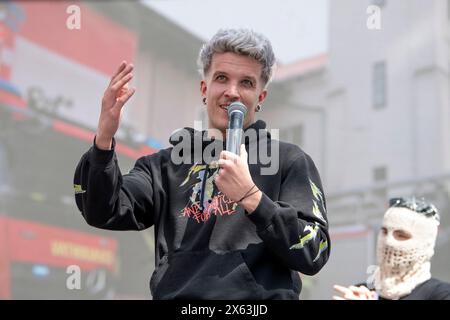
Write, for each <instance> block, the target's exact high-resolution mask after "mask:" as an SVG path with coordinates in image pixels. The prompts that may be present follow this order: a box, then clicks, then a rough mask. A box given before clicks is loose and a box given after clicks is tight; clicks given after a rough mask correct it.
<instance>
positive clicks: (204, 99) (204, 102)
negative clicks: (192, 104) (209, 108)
mask: <svg viewBox="0 0 450 320" xmlns="http://www.w3.org/2000/svg"><path fill="white" fill-rule="evenodd" d="M202 101H203V104H204V105H205V106H206V98H203V99H202Z"/></svg>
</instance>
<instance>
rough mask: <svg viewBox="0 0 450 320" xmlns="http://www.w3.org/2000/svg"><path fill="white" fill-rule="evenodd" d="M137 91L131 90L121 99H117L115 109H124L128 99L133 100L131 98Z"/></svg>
mask: <svg viewBox="0 0 450 320" xmlns="http://www.w3.org/2000/svg"><path fill="white" fill-rule="evenodd" d="M135 91H136V89H134V88H133V89H130V90H128V92H127V93H126V94H124V95H123V96H121V97H120V98H117V100H116V104H115V105H114V108H119V109H120V108H122V107H123V105H124V104H125V103H126V102H127V101H128V99H130V98H131V96H132V95H133V94H134V92H135Z"/></svg>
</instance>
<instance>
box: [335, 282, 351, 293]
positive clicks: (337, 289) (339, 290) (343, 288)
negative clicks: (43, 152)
mask: <svg viewBox="0 0 450 320" xmlns="http://www.w3.org/2000/svg"><path fill="white" fill-rule="evenodd" d="M333 288H334V290H336V291H338V292H341V293H344V294H346V293H349V292H350V290H349V289H348V288H346V287H343V286H340V285H337V284H336V285H334V286H333Z"/></svg>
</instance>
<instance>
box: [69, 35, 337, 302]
mask: <svg viewBox="0 0 450 320" xmlns="http://www.w3.org/2000/svg"><path fill="white" fill-rule="evenodd" d="M274 64H275V56H274V53H273V51H272V46H271V44H270V42H269V41H268V40H267V39H266V38H265V37H264V36H263V35H261V34H259V33H256V32H253V31H251V30H247V29H226V30H220V31H219V32H217V33H216V34H215V35H214V36H213V37H212V39H211V40H210V41H209V42H207V43H206V44H205V45H204V46H203V47H202V49H201V51H200V54H199V66H200V71H201V74H202V79H201V81H200V94H201V98H200V99H201V101H202V102H203V104H204V105H205V107H206V110H207V114H208V129H207V130H205V131H201V132H200V131H197V130H194V129H192V128H185V129H182V130H181V134H180V132H179V131H177V132H175V133H174V134H173V135H172V136H171V138H170V143H171V144H173V147H170V148H167V149H163V150H160V151H159V152H157V153H155V154H152V155H148V156H145V157H142V158H140V159H138V161H137V162H136V165H135V167H134V168H133V169H132V170H131V171H130V172H129V173H128V174H126V175H122V174H121V173H120V169H119V167H118V161H117V158H116V155H115V152H114V146H115V141H114V135H115V133H116V131H117V129H118V127H119V120H120V114H121V110H122V107H123V105H124V104H125V102H126V101H127V100H128V99H129V98H130V97H131V96H132V95H133V93H134V89H130V88H128V87H127V83H128V82H129V81H130V79H131V78H132V73H131V72H132V70H133V65H131V64H128V63H126V62H123V63H122V64H121V65H120V66H119V68H118V70H117V72H116V74H115V75H114V76H113V77H112V79H111V82H110V84H109V86H108V88H107V89H106V91H105V94H104V96H103V100H102V109H101V114H100V119H99V124H98V129H97V134H96V137H95V139H94V144H93V146H92V147H91V148H90V149H89V151H88V152H87V153H85V154H84V156H83V157H82V159H81V161H80V162H79V164H78V166H77V169H76V172H75V177H74V188H75V199H76V203H77V206H78V208H79V210H80V211H81V212H82V215H83V217H84V218H85V220H86V221H87V223H88V224H90V225H92V226H95V227H98V228H104V229H115V230H143V229H145V228H148V227H151V226H155V260H156V261H155V265H156V267H155V271H154V273H153V275H152V277H151V280H150V290H151V293H152V296H153V298H154V299H299V295H300V291H301V280H300V277H299V272H301V273H304V274H308V275H313V274H316V273H317V272H319V270H320V269H321V268H322V267H323V266H324V265H325V263H326V262H327V260H328V257H329V252H330V240H329V235H328V221H327V215H326V205H325V196H324V192H323V189H322V185H321V181H320V176H319V173H318V171H317V169H316V167H315V165H314V162H313V161H312V159H311V158H310V157H309V156H308V155H307V154H306V153H305V152H303V151H302V150H301V149H300V148H299V147H298V146H295V145H292V144H289V143H284V142H280V141H277V140H275V139H272V137H271V135H270V133H269V132H268V131H267V130H265V127H266V124H265V123H264V122H263V121H261V120H259V121H255V113H256V112H259V111H261V109H262V107H261V105H262V103H263V102H264V100H265V99H266V97H267V94H268V91H267V86H268V83H269V81H270V79H271V77H272V70H273V67H274ZM200 99H199V100H200ZM237 102H239V103H241V104H243V105H245V107H246V108H247V114H246V116H245V118H244V120H243V129H244V137H246V139H244V143H243V144H242V145H241V149H240V154H239V155H238V154H235V153H231V152H228V151H224V150H223V149H224V146H225V139H226V131H227V128H228V122H229V117H228V110H227V109H228V107H229V106H230V105H231V104H232V103H237ZM180 137H184V138H187V139H180ZM186 140H188V143H186ZM196 146H200V149H201V150H200V151H201V153H202V156H201V158H200V159H199V158H198V154H197V153H196V151H195V150H196ZM191 147H192V148H191ZM260 149H264V150H266V151H268V152H269V153H270V154H271V155H272V156H273V155H279V159H275V158H274V157H272V159H271V160H273V161H277V163H278V166H277V168H278V170H276V172H274V173H271V174H263V172H264V171H263V169H264V168H265V166H267V162H265V161H263V159H262V158H261V156H260ZM180 155H181V157H182V160H183V161H182V162H181V163H174V158H175V157H177V156H180ZM205 155H206V156H205ZM253 155H256V161H255V162H250V163H249V156H250V157H251V156H253ZM192 157H194V158H195V161H192ZM177 159H178V158H177ZM208 159H210V160H208Z"/></svg>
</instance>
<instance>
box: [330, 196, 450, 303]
mask: <svg viewBox="0 0 450 320" xmlns="http://www.w3.org/2000/svg"><path fill="white" fill-rule="evenodd" d="M439 221H440V218H439V213H438V210H437V209H436V207H435V206H434V205H433V204H430V203H427V202H425V201H423V200H417V199H415V198H394V199H391V201H390V208H389V209H388V210H387V211H386V213H385V215H384V218H383V225H382V227H381V230H380V233H379V235H378V242H377V260H378V266H377V269H376V270H375V273H374V275H373V281H372V282H373V283H367V284H365V285H360V286H350V287H348V288H346V287H342V286H339V285H336V286H335V290H336V291H338V292H340V293H341V294H342V296H334V299H335V300H342V299H343V300H346V299H348V300H374V299H381V300H383V299H388V300H450V284H448V283H445V282H442V281H440V280H438V279H435V278H432V277H431V262H430V261H431V257H432V256H433V254H434V247H435V243H436V237H437V234H438V226H439ZM368 288H374V290H369V289H368Z"/></svg>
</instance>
